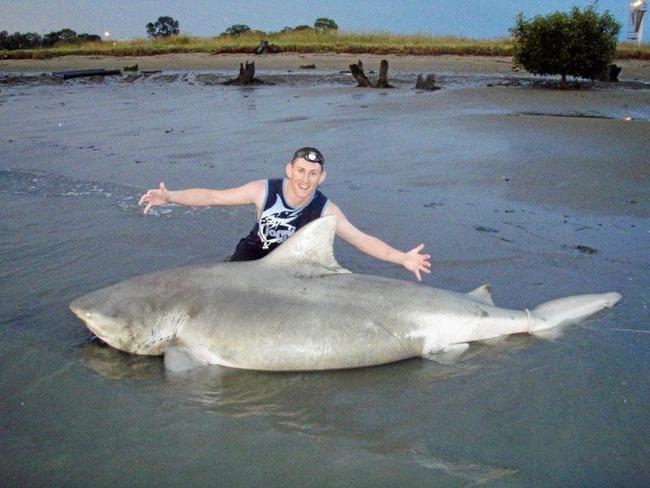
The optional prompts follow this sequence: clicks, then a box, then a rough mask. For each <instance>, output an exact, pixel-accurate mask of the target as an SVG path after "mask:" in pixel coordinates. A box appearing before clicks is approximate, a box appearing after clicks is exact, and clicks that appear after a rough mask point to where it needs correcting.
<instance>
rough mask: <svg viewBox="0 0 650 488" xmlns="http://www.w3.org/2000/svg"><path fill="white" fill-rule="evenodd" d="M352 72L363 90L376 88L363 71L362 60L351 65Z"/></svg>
mask: <svg viewBox="0 0 650 488" xmlns="http://www.w3.org/2000/svg"><path fill="white" fill-rule="evenodd" d="M350 72H351V73H352V76H354V79H355V80H357V83H358V84H357V86H359V87H362V88H374V87H373V86H372V83H371V82H370V80H369V79H368V77H367V76H366V73H365V72H364V71H363V63H362V62H361V60H359V62H358V63H357V64H351V65H350Z"/></svg>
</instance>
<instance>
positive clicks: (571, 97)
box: [0, 57, 650, 486]
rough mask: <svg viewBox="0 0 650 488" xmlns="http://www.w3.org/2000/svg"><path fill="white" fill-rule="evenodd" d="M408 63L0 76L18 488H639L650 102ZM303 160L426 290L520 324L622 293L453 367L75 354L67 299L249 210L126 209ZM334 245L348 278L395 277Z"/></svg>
mask: <svg viewBox="0 0 650 488" xmlns="http://www.w3.org/2000/svg"><path fill="white" fill-rule="evenodd" d="M234 59H235V58H233V60H234ZM97 61H98V62H99V61H102V60H97ZM310 61H311V60H308V61H305V63H308V62H310ZM364 61H365V62H366V65H369V64H372V63H373V61H366V59H365V57H364ZM491 61H494V60H491ZM132 62H133V60H129V63H128V64H131V63H132ZM143 62H144V61H143ZM237 62H238V61H237ZM346 62H347V60H346ZM125 64H127V63H125ZM396 64H397V61H396ZM451 64H452V65H454V66H456V67H457V68H458V70H459V71H458V73H461V70H466V69H469V68H467V67H464V66H462V65H458V64H454V63H453V62H452V63H451ZM377 65H378V62H377ZM100 66H106V64H105V63H102V64H101V65H100ZM71 67H72V66H71ZM83 67H88V66H86V65H84V66H83ZM107 67H110V66H107ZM161 67H162V66H161ZM64 68H66V69H67V67H63V66H59V67H57V68H56V69H64ZM142 68H144V69H147V68H152V66H147V65H143V66H142ZM407 68H408V69H405V71H404V72H403V73H401V74H400V76H399V81H398V83H396V84H397V85H398V88H396V89H394V90H363V89H358V88H355V87H354V82H353V81H352V80H351V79H349V78H345V77H344V76H338V77H335V78H334V80H333V81H332V80H331V77H330V76H329V75H328V73H327V72H325V73H323V72H321V73H316V74H313V75H305V76H303V77H296V79H295V80H293V81H291V80H289V78H290V77H287V76H286V73H284V74H283V73H276V74H274V75H273V76H275V79H276V80H277V81H278V84H277V85H275V86H261V87H255V88H238V87H225V86H221V85H218V84H215V83H214V82H215V81H219V80H222V79H224V77H225V76H226V75H225V74H224V73H217V74H214V73H212V71H211V72H210V73H207V74H208V75H209V76H208V77H207V78H206V77H203V78H202V77H201V76H200V75H205V74H206V73H198V72H196V71H194V70H193V69H189V68H182V69H180V70H179V71H178V72H175V74H174V75H173V76H170V75H169V73H163V74H162V75H159V76H158V75H154V76H150V77H143V78H138V79H132V78H128V77H125V78H121V77H116V78H106V79H103V80H79V81H66V82H58V83H51V82H50V81H47V82H46V81H43V80H42V79H39V78H36V79H35V80H32V81H29V82H27V83H23V84H7V85H3V86H0V114H1V115H2V117H3V120H4V121H8V122H9V123H5V124H0V152H1V153H2V155H3V157H2V158H0V208H2V218H1V219H0V230H1V231H0V251H1V252H0V324H1V325H2V327H0V339H1V340H0V384H1V385H2V388H3V393H4V398H3V399H4V400H5V401H3V402H1V403H0V426H1V427H2V430H1V432H0V451H1V452H2V453H3V456H0V472H2V473H4V474H5V476H4V479H6V480H7V482H8V483H9V484H15V485H21V486H22V485H43V484H46V483H50V484H57V485H83V484H88V480H92V482H93V483H94V484H97V485H100V486H105V485H106V486H107V485H113V484H115V483H114V482H115V479H117V478H119V479H120V480H125V481H126V483H129V484H136V485H137V484H152V483H158V484H162V485H165V484H170V480H172V481H171V483H173V484H179V485H181V484H190V485H213V484H215V481H217V482H218V483H222V484H226V485H228V484H231V485H232V484H234V485H237V484H239V485H265V486H281V485H282V486H283V485H286V484H290V485H296V486H321V485H335V486H338V485H341V484H343V485H345V484H351V485H354V486H382V485H391V486H392V485H395V486H406V485H409V486H431V485H433V486H464V485H468V484H469V485H479V484H487V485H488V486H491V485H494V484H498V485H504V486H570V485H575V484H580V485H587V486H601V485H606V486H647V485H648V480H649V479H650V471H649V468H648V462H647V460H648V453H649V452H650V444H649V443H648V439H649V438H650V434H649V433H650V421H649V419H648V415H647V405H648V404H649V402H650V398H649V392H650V389H649V388H648V378H650V371H649V367H650V366H649V364H648V360H647V355H648V354H647V351H648V343H649V342H648V341H650V335H649V333H648V332H649V331H648V307H649V306H650V303H649V297H648V293H647V290H648V288H649V286H650V278H649V277H650V264H649V263H650V259H648V255H649V248H648V242H649V241H648V239H649V236H650V202H649V198H648V196H649V194H650V192H649V185H648V173H649V171H648V170H649V168H648V163H647V161H648V158H647V154H648V147H649V144H648V141H650V103H648V102H649V98H650V91H649V90H648V89H646V88H639V87H638V86H637V87H636V88H634V89H632V88H626V87H625V86H626V85H619V86H617V87H611V86H597V87H595V88H593V89H589V90H576V91H568V92H561V91H559V90H554V89H542V88H538V87H536V86H534V85H530V84H529V85H525V84H524V85H522V86H500V85H499V81H500V80H502V79H503V78H502V77H501V74H499V73H495V72H492V71H488V72H487V73H485V72H482V71H481V72H478V73H475V74H472V75H462V76H458V77H454V76H448V77H446V78H442V79H441V83H442V84H443V89H441V90H438V91H436V92H419V91H416V90H414V89H413V82H414V74H415V73H416V72H417V69H413V66H410V67H407ZM49 69H53V68H51V67H48V70H49ZM165 69H168V68H165ZM196 69H197V70H198V69H199V68H196ZM208 69H210V68H208ZM452 69H456V68H449V70H450V71H451V70H452ZM504 69H505V70H508V69H509V68H508V67H507V64H506V63H504ZM214 70H215V71H217V68H214ZM410 70H412V71H410ZM330 71H332V72H335V73H338V67H336V68H332V69H331V70H330ZM463 72H464V71H463ZM260 74H261V75H262V76H263V75H265V73H264V72H263V71H262V72H261V73H260ZM502 75H503V76H504V77H506V81H507V82H508V83H510V82H511V81H513V80H511V79H510V76H509V75H508V76H506V73H505V72H504V73H502ZM328 80H329V81H328ZM515 81H517V80H515ZM519 81H521V82H522V83H523V81H525V80H523V81H522V80H519ZM488 85H492V86H488ZM303 145H315V146H317V147H319V148H320V149H321V150H322V151H323V152H324V154H325V156H326V158H327V163H326V164H327V166H326V168H327V171H328V177H327V180H326V181H325V184H324V185H323V191H324V192H325V193H326V194H327V195H328V196H329V197H331V198H332V200H333V201H335V202H336V203H337V204H338V205H339V206H340V207H341V208H342V209H343V210H344V211H345V213H346V215H347V216H348V217H349V218H350V219H351V221H352V222H353V223H355V224H357V225H358V226H359V227H360V228H361V229H362V230H364V231H366V232H369V233H370V234H373V235H377V236H379V237H381V238H382V239H384V240H386V241H388V242H389V243H391V244H392V245H394V246H395V247H398V248H400V249H410V248H412V247H414V246H415V245H417V244H418V243H420V242H423V243H425V244H426V246H427V247H426V249H427V251H430V252H431V254H432V263H433V273H432V275H430V276H427V277H425V279H424V282H423V284H422V286H436V287H440V288H446V289H452V290H457V291H468V290H471V289H473V288H475V287H476V286H479V285H481V284H483V283H491V284H492V285H493V286H494V299H495V302H496V303H497V304H498V305H499V306H503V307H507V308H515V309H519V310H523V309H524V308H529V309H530V308H532V307H534V306H535V305H537V304H539V303H542V302H545V301H547V300H551V299H553V298H557V297H560V296H568V295H575V294H581V293H595V292H604V291H610V290H615V291H618V292H620V293H622V295H623V297H624V299H623V301H622V302H621V303H620V304H619V305H618V306H617V307H616V308H614V309H613V310H609V311H606V312H604V313H602V314H600V315H599V316H597V317H595V318H594V319H592V320H590V321H587V322H585V323H583V324H580V326H576V327H572V328H569V329H567V330H566V331H565V334H564V335H563V336H562V337H561V338H559V339H558V340H557V341H555V342H547V341H542V340H538V339H535V338H533V337H529V336H524V337H513V338H509V339H508V340H507V341H505V342H504V343H503V344H501V345H491V346H488V345H472V347H471V349H470V350H469V351H468V352H467V353H466V355H464V356H463V357H462V358H461V361H460V362H459V363H458V364H455V365H450V366H441V365H438V364H436V363H433V362H430V361H427V360H425V359H416V360H413V361H406V362H402V363H397V364H393V365H387V366H384V367H378V368H365V369H361V370H353V371H342V372H332V373H323V374H287V375H275V374H259V373H255V372H241V371H234V372H233V371H229V372H226V374H224V373H223V372H222V371H213V370H210V371H207V372H202V373H205V375H203V374H198V375H196V376H190V377H183V378H179V379H174V378H173V377H171V376H169V375H166V374H165V373H164V371H163V369H164V368H163V365H162V363H161V361H160V358H148V357H134V356H131V355H125V354H122V353H120V352H118V351H115V350H112V349H102V348H100V347H99V346H97V345H96V344H88V343H86V341H85V340H84V339H85V338H86V337H87V330H85V328H84V326H83V324H82V323H81V322H80V321H79V320H78V319H76V318H75V317H74V316H73V315H72V313H71V312H70V311H69V309H68V304H69V303H70V301H71V300H72V299H74V298H76V297H78V296H80V295H82V294H85V293H87V292H88V291H90V290H93V289H98V288H101V287H103V286H107V285H109V284H112V283H116V282H119V281H122V280H124V279H127V278H129V277H132V276H136V275H139V274H143V273H147V272H151V271H154V270H163V269H167V268H171V267H175V266H181V265H188V264H198V263H206V262H214V261H218V260H221V259H222V258H223V257H224V256H226V255H228V254H230V253H231V252H232V249H233V247H234V245H235V244H236V242H237V241H238V239H239V238H240V237H241V236H243V235H244V234H245V233H246V232H248V231H249V230H250V228H251V226H252V224H253V211H252V209H250V208H240V207H229V208H212V209H190V208H184V207H176V206H167V207H164V208H157V209H154V211H152V213H151V214H150V215H148V216H144V215H143V214H142V210H141V209H139V208H137V200H138V197H139V196H140V195H141V194H142V192H144V191H145V190H146V189H147V188H151V187H155V186H157V185H158V183H159V182H160V181H165V183H166V184H167V187H168V188H170V189H177V188H187V187H195V186H202V187H204V186H207V187H213V188H224V187H231V186H234V185H239V184H242V183H243V182H245V181H249V180H253V179H258V178H266V177H271V176H279V175H280V174H281V172H282V168H283V167H284V164H285V163H286V161H287V159H288V157H289V156H290V154H292V152H293V151H294V150H295V148H296V147H300V146H303ZM335 250H336V256H337V259H338V260H339V262H340V263H341V264H342V265H343V266H344V267H346V268H348V269H350V270H352V271H353V272H358V273H369V274H376V275H381V276H387V277H391V278H399V279H406V280H410V279H413V278H412V276H411V275H410V274H409V273H407V272H406V271H405V270H403V269H401V268H399V267H396V266H392V265H389V264H387V263H383V262H380V261H377V260H374V259H371V258H369V257H366V256H365V255H362V254H360V253H359V252H357V251H356V250H355V249H353V248H351V247H350V246H347V245H344V244H343V243H341V242H338V241H337V244H336V249H335ZM360 296H361V297H362V293H360ZM299 326H300V322H299V319H298V320H297V321H296V327H299ZM98 439H100V440H101V442H99V441H98ZM594 446H597V449H593V447H594ZM80 459H83V460H84V462H80V461H79V460H80ZM251 459H254V460H255V462H254V463H251V461H250V460H251ZM188 460H191V462H190V463H189V464H188ZM215 460H216V461H215ZM287 460H297V461H296V462H295V463H289V462H287ZM179 466H182V467H184V468H183V469H178V467H179ZM296 466H298V467H296ZM186 468H187V469H186ZM278 480H280V481H278Z"/></svg>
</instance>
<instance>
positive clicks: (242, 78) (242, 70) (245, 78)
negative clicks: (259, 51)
mask: <svg viewBox="0 0 650 488" xmlns="http://www.w3.org/2000/svg"><path fill="white" fill-rule="evenodd" d="M223 84H224V85H253V84H262V85H272V84H273V83H269V82H266V81H263V80H260V79H258V78H255V62H252V63H249V62H248V61H246V65H244V63H240V64H239V76H238V77H237V78H233V79H232V80H228V81H224V82H223Z"/></svg>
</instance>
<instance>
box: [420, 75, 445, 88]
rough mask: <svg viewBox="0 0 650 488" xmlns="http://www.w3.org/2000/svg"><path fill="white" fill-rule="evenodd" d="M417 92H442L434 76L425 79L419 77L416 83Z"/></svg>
mask: <svg viewBox="0 0 650 488" xmlns="http://www.w3.org/2000/svg"><path fill="white" fill-rule="evenodd" d="M415 89H416V90H431V91H433V90H440V87H439V86H436V78H435V76H434V75H432V74H431V75H427V77H426V78H424V77H423V76H422V75H418V79H417V81H416V82H415Z"/></svg>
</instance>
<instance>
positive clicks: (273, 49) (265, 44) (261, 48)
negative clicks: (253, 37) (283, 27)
mask: <svg viewBox="0 0 650 488" xmlns="http://www.w3.org/2000/svg"><path fill="white" fill-rule="evenodd" d="M279 52H280V48H279V47H278V46H276V45H275V44H269V41H260V43H259V45H258V46H257V47H256V48H255V50H254V51H253V54H275V53H279Z"/></svg>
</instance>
